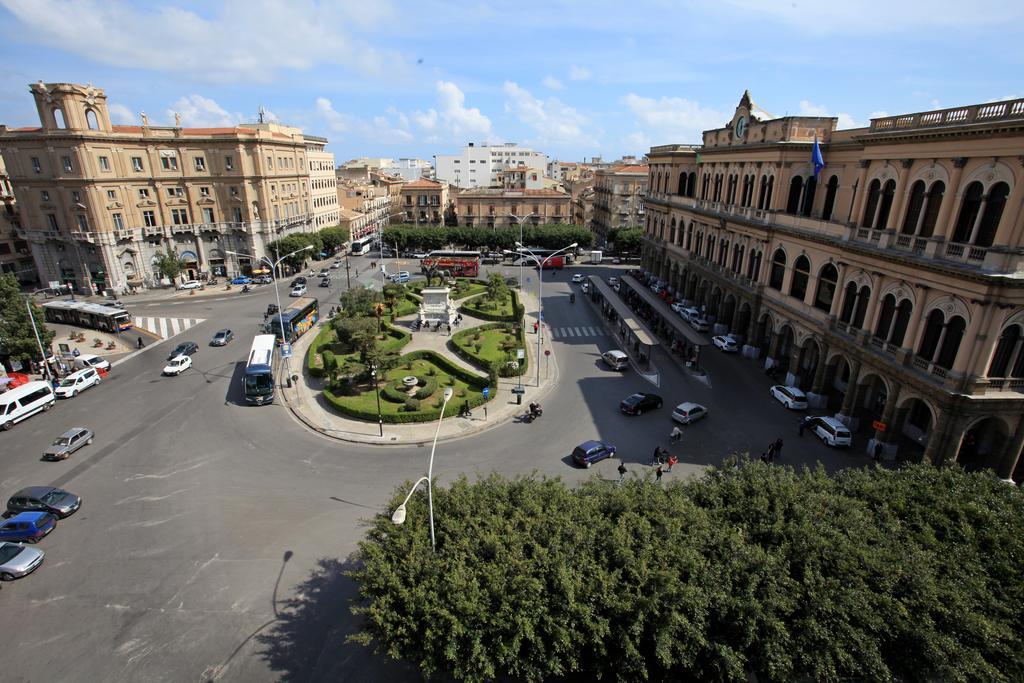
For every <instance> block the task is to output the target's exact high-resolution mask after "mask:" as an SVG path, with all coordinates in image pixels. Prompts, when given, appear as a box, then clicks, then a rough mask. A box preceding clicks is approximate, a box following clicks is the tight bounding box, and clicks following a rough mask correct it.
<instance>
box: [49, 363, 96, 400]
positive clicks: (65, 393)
mask: <svg viewBox="0 0 1024 683" xmlns="http://www.w3.org/2000/svg"><path fill="white" fill-rule="evenodd" d="M99 383H100V373H99V371H98V370H96V368H84V369H82V370H76V371H75V372H72V373H71V374H70V375H68V376H67V377H65V378H64V379H62V380H61V381H60V384H58V385H57V388H56V389H54V390H53V393H55V394H57V398H74V397H75V396H78V394H79V393H80V392H83V391H85V390H86V389H88V388H90V387H94V386H96V385H97V384H99Z"/></svg>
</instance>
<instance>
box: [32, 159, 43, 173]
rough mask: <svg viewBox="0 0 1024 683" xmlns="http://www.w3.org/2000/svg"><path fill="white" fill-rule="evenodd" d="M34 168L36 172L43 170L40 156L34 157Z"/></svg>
mask: <svg viewBox="0 0 1024 683" xmlns="http://www.w3.org/2000/svg"><path fill="white" fill-rule="evenodd" d="M32 170H33V171H35V172H36V173H42V172H43V167H42V166H41V165H40V163H39V157H32Z"/></svg>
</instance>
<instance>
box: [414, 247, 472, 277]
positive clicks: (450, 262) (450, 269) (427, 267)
mask: <svg viewBox="0 0 1024 683" xmlns="http://www.w3.org/2000/svg"><path fill="white" fill-rule="evenodd" d="M420 270H422V271H423V274H424V275H425V274H427V273H428V272H429V271H431V270H434V271H438V270H443V271H446V272H447V273H448V275H450V276H452V277H476V276H477V275H479V274H480V252H479V251H432V252H430V253H429V254H427V256H426V258H423V259H420Z"/></svg>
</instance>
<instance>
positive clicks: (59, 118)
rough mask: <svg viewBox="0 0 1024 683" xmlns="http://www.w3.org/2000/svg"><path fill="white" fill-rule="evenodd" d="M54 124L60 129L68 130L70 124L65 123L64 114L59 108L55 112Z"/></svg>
mask: <svg viewBox="0 0 1024 683" xmlns="http://www.w3.org/2000/svg"><path fill="white" fill-rule="evenodd" d="M53 122H54V124H56V126H57V127H58V128H67V127H68V124H67V122H65V121H64V112H63V111H61V110H60V109H59V108H58V109H54V110H53Z"/></svg>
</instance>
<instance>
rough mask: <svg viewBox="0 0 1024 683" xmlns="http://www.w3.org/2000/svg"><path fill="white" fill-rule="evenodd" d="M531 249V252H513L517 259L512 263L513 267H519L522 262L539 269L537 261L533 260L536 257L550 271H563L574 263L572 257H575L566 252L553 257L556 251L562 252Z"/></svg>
mask: <svg viewBox="0 0 1024 683" xmlns="http://www.w3.org/2000/svg"><path fill="white" fill-rule="evenodd" d="M529 249H530V251H526V250H522V251H520V250H518V249H517V250H515V252H513V253H515V254H516V257H515V259H514V260H513V261H512V265H516V266H518V265H519V262H520V260H521V261H522V262H523V264H524V265H528V266H533V267H534V268H536V267H537V261H535V260H534V259H533V257H534V256H536V257H537V259H539V260H541V261H543V263H544V267H545V268H549V269H558V270H561V269H562V268H564V267H565V266H566V264H568V263H572V256H573V255H572V252H565V251H563V252H562V253H561V254H559V255H558V256H551V254H554V253H555V252H556V251H560V250H559V249H540V248H536V249H534V248H533V247H530V248H529ZM531 253H532V256H531ZM549 257H550V258H549Z"/></svg>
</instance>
